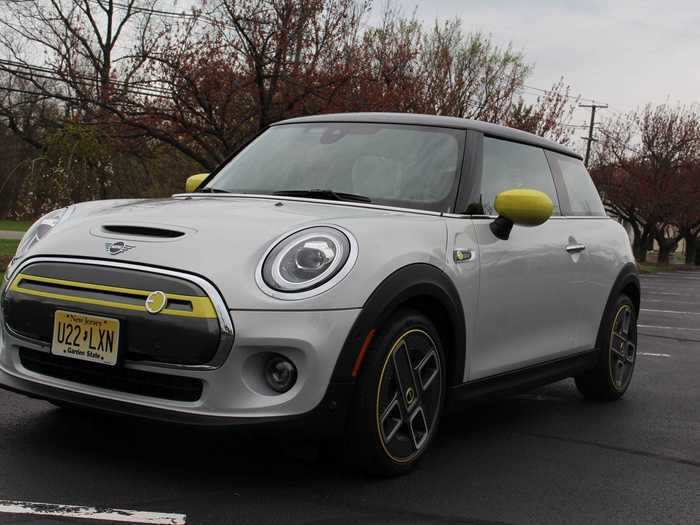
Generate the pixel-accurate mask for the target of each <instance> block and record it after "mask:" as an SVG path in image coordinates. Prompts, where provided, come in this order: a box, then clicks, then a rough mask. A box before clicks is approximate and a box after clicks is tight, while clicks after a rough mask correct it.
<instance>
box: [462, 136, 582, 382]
mask: <svg viewBox="0 0 700 525" xmlns="http://www.w3.org/2000/svg"><path fill="white" fill-rule="evenodd" d="M481 152H482V155H481V163H480V164H481V168H480V169H481V177H480V182H479V190H478V193H479V196H478V199H479V200H478V202H479V206H478V207H479V208H480V211H482V213H483V215H482V216H479V217H477V216H475V217H473V218H472V222H473V224H474V228H475V233H476V238H477V243H478V250H479V253H478V262H479V292H478V306H477V313H476V319H475V323H474V331H475V332H474V334H473V338H472V341H471V342H472V347H471V349H470V379H478V378H480V377H485V376H489V375H493V374H497V373H501V372H505V371H509V370H514V369H517V368H521V367H525V366H528V365H531V364H535V363H539V362H544V361H547V360H551V359H555V358H558V357H562V356H564V355H566V354H568V353H572V352H575V351H576V350H577V349H578V348H579V347H580V345H581V337H580V334H581V330H580V327H579V326H578V324H579V323H580V321H579V317H580V315H581V311H580V302H579V300H578V295H579V294H580V293H581V289H582V287H583V286H584V283H585V272H584V270H583V266H582V265H581V264H580V263H581V259H582V257H585V255H582V254H581V253H580V252H576V253H572V252H571V251H567V247H570V246H572V245H575V244H576V238H575V236H574V235H573V232H572V231H571V228H570V225H569V223H568V221H567V220H565V219H562V217H561V210H560V205H559V199H558V196H557V192H556V189H555V185H554V180H553V177H552V173H551V170H550V167H549V164H548V161H547V157H546V155H545V152H544V150H543V149H541V148H539V147H535V146H530V145H526V144H521V143H516V142H510V141H507V140H502V139H498V138H494V137H488V136H485V137H483V141H482V148H481ZM514 188H530V189H536V190H540V191H542V192H544V193H546V194H547V195H549V197H550V198H551V199H552V202H553V203H554V207H555V209H554V214H553V217H551V218H550V219H549V220H548V221H547V222H545V223H544V224H542V225H540V226H535V227H523V226H517V225H516V226H514V227H513V230H512V231H511V234H510V237H509V238H508V239H507V240H500V239H498V238H496V236H495V235H494V234H493V233H492V232H491V229H490V227H489V225H490V223H491V222H492V221H493V218H494V217H495V215H496V211H495V209H494V208H493V203H494V199H495V197H496V195H497V194H498V193H500V192H501V191H505V190H508V189H514Z"/></svg>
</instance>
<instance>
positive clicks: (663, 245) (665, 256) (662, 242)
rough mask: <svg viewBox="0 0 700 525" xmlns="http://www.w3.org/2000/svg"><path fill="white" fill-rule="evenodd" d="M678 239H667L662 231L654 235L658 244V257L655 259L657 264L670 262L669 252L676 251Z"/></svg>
mask: <svg viewBox="0 0 700 525" xmlns="http://www.w3.org/2000/svg"><path fill="white" fill-rule="evenodd" d="M679 240H680V239H679V238H678V237H675V238H673V239H667V238H666V236H665V235H664V234H663V233H661V234H660V235H658V234H657V235H656V242H657V243H658V244H659V259H658V260H657V262H658V263H659V264H669V263H670V261H671V254H672V253H673V252H675V251H676V248H677V247H678V241H679Z"/></svg>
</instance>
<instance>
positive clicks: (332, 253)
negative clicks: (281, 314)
mask: <svg viewBox="0 0 700 525" xmlns="http://www.w3.org/2000/svg"><path fill="white" fill-rule="evenodd" d="M357 253H358V248H357V240H356V239H355V237H354V236H353V235H352V234H351V233H350V232H349V231H347V230H346V229H344V228H341V227H340V226H336V225H330V224H320V225H315V226H304V227H302V228H298V229H296V230H292V231H290V232H287V233H285V234H284V235H282V236H281V237H279V238H277V239H276V240H275V241H274V242H273V243H271V244H270V246H269V247H268V248H267V250H266V251H265V253H264V255H263V256H262V258H261V260H260V263H259V264H258V267H257V269H256V272H255V281H256V282H257V284H258V287H259V288H260V289H261V290H262V291H263V292H265V293H266V294H267V295H269V296H271V297H274V298H276V299H282V300H287V301H295V300H299V299H307V298H309V297H313V296H315V295H318V294H321V293H323V292H325V291H327V290H329V289H330V288H332V287H334V286H335V285H336V284H338V283H339V282H340V281H342V280H343V279H344V278H345V276H347V275H348V273H350V271H351V270H352V268H353V266H354V265H355V261H356V260H357Z"/></svg>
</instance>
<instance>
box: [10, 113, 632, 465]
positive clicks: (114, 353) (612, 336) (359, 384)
mask: <svg viewBox="0 0 700 525" xmlns="http://www.w3.org/2000/svg"><path fill="white" fill-rule="evenodd" d="M639 297H640V288H639V280H638V278H637V271H636V265H635V262H634V259H633V256H632V252H631V249H630V243H629V241H628V238H627V235H626V233H625V231H624V229H623V228H622V227H621V226H620V225H619V224H618V223H617V222H615V221H614V220H612V219H610V218H609V217H608V216H607V215H606V213H605V210H604V208H603V205H602V204H601V200H600V198H599V196H598V194H597V192H596V189H595V187H594V185H593V182H592V181H591V178H590V176H589V175H588V173H587V171H586V169H585V168H584V166H583V163H582V162H581V159H580V157H579V156H578V155H576V154H575V153H572V152H571V151H569V150H568V149H566V148H564V147H562V146H560V145H558V144H555V143H553V142H550V141H547V140H545V139H542V138H540V137H537V136H534V135H531V134H528V133H524V132H520V131H515V130H512V129H508V128H505V127H501V126H496V125H491V124H485V123H481V122H475V121H470V120H463V119H458V118H448V117H435V116H419V115H402V114H381V113H368V114H343V115H322V116H315V117H305V118H297V119H292V120H286V121H283V122H279V123H277V124H275V125H273V126H271V127H270V128H269V129H267V130H265V131H264V132H263V133H261V134H260V135H259V136H258V137H257V138H256V139H255V140H254V141H252V142H251V143H250V144H249V145H247V146H246V147H245V148H243V149H242V150H241V151H240V152H238V153H237V154H235V155H234V156H233V157H232V158H230V159H229V160H228V161H227V162H225V163H224V164H223V165H222V166H221V167H220V168H219V169H217V170H216V171H215V172H214V173H211V174H200V175H195V176H193V177H191V178H190V179H188V181H187V193H184V194H179V195H174V196H173V197H171V198H168V199H156V200H152V199H139V200H111V201H97V202H86V203H82V204H77V205H74V206H70V207H68V208H64V209H61V210H56V211H54V212H52V213H49V214H48V215H46V216H45V217H43V218H41V219H40V220H39V221H38V222H37V223H36V224H34V225H33V226H32V227H31V229H30V230H29V231H28V232H27V234H26V235H25V237H24V239H23V240H22V242H21V244H20V247H19V251H18V253H17V255H16V257H15V258H14V259H13V261H12V263H11V265H10V268H9V269H8V273H7V277H6V281H5V282H4V284H3V287H2V301H1V305H2V306H1V308H2V311H1V312H0V317H1V318H2V323H1V324H0V386H2V387H4V388H6V389H9V390H13V391H16V392H20V393H23V394H26V395H29V396H32V397H37V398H41V399H46V400H49V401H52V402H53V403H56V404H59V405H70V406H78V407H90V408H96V409H100V410H105V411H111V412H115V413H124V414H131V415H136V416H142V417H148V418H154V419H161V420H167V421H173V422H181V423H192V424H202V425H230V426H237V425H256V426H268V425H275V426H280V425H284V426H287V427H289V428H290V429H291V431H292V432H297V433H299V434H301V433H302V432H303V433H307V435H308V433H311V434H312V435H313V436H314V437H317V438H319V439H326V438H329V439H330V438H336V442H340V441H342V443H343V444H344V447H345V449H344V450H345V453H346V455H347V457H349V458H352V461H353V463H354V464H359V465H363V466H364V468H366V469H367V470H370V471H372V472H375V473H379V474H385V475H386V474H397V473H401V472H405V471H407V470H409V469H410V468H411V467H412V466H413V465H414V464H415V462H416V461H417V460H418V459H419V458H420V457H421V456H422V455H423V454H424V453H425V451H426V450H427V449H428V447H429V446H430V443H431V441H432V439H433V438H434V436H435V433H436V429H437V426H438V422H439V420H440V416H441V414H442V413H443V411H444V410H445V407H446V406H449V405H450V404H451V403H453V402H455V401H458V400H463V399H468V398H474V397H478V396H485V395H489V394H492V393H494V392H496V391H503V390H515V389H518V388H527V387H533V386H537V385H541V384H544V383H547V382H551V381H556V380H560V379H563V378H566V377H574V378H575V380H576V385H577V386H578V388H579V390H580V391H581V392H582V394H583V395H584V396H585V397H587V398H595V399H600V400H613V399H616V398H618V397H620V396H621V395H622V394H623V393H624V392H625V390H626V389H627V387H628V385H629V384H630V380H631V377H632V371H633V369H634V364H635V357H636V341H637V331H636V319H637V314H638V311H639Z"/></svg>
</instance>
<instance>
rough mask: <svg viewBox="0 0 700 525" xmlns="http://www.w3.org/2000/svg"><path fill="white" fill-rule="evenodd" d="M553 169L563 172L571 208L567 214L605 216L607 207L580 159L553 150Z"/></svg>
mask: <svg viewBox="0 0 700 525" xmlns="http://www.w3.org/2000/svg"><path fill="white" fill-rule="evenodd" d="M549 158H550V159H551V160H553V162H554V166H552V169H554V170H555V172H556V171H558V172H559V173H561V178H562V181H563V182H564V189H565V190H566V194H567V197H568V201H569V207H570V209H567V210H564V212H565V213H566V214H567V215H586V216H605V207H604V206H603V203H602V201H601V200H600V195H598V190H596V187H595V185H594V184H593V181H592V180H591V176H590V175H589V174H588V170H587V169H586V167H585V166H584V165H583V162H581V161H580V160H579V159H574V158H572V157H567V156H566V155H561V154H559V153H553V152H551V153H550V154H549Z"/></svg>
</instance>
